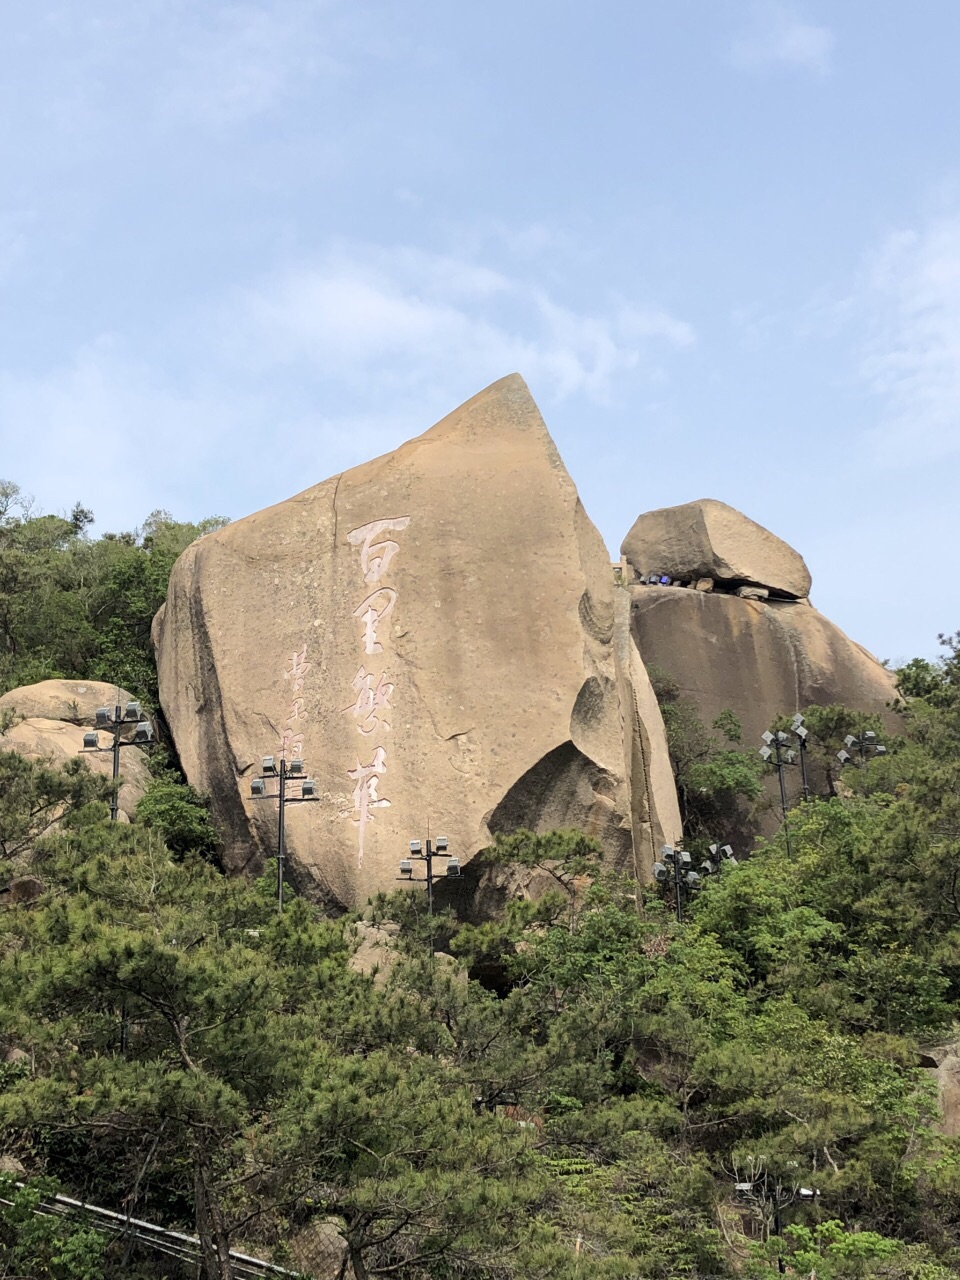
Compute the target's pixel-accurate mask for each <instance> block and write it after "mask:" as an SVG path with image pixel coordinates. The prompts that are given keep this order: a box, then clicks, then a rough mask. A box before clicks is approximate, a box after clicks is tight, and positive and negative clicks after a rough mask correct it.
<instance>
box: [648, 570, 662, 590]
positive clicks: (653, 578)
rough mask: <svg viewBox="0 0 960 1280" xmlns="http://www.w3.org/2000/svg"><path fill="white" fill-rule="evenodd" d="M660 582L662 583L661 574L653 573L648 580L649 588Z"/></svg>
mask: <svg viewBox="0 0 960 1280" xmlns="http://www.w3.org/2000/svg"><path fill="white" fill-rule="evenodd" d="M659 581H660V575H659V573H651V574H650V575H649V577H648V578H647V586H648V587H655V586H656V585H657V583H658V582H659Z"/></svg>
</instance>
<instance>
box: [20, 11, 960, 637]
mask: <svg viewBox="0 0 960 1280" xmlns="http://www.w3.org/2000/svg"><path fill="white" fill-rule="evenodd" d="M3 12H4V22H3V34H2V45H0V175H2V178H0V308H2V310H0V476H3V477H4V478H7V479H11V480H15V481H17V482H18V483H19V484H21V485H22V486H23V488H24V489H26V490H27V491H28V492H31V493H33V494H34V495H35V496H36V498H37V501H38V503H39V505H40V506H42V507H43V508H44V509H47V510H57V509H69V508H70V507H71V506H72V505H73V503H74V502H75V501H76V500H78V499H82V500H83V501H84V502H85V503H86V504H87V505H89V506H92V507H93V509H94V511H95V513H96V516H97V526H96V531H98V532H102V531H104V530H106V529H118V528H120V527H131V526H134V525H136V524H138V523H140V522H141V521H142V520H143V518H144V516H145V515H146V514H147V513H148V512H149V511H150V510H151V509H152V508H156V507H163V508H167V509H169V510H170V511H171V512H173V514H174V515H176V516H177V517H179V518H182V519H187V518H190V519H194V518H200V517H202V516H204V515H209V514H214V513H217V514H224V515H228V516H231V517H238V516H241V515H245V514H247V513H248V512H250V511H253V510H256V509H257V508H259V507H262V506H265V505H267V504H268V503H271V502H275V501H278V500H280V499H282V498H284V497H287V496H289V495H291V494H293V493H295V492H298V491H299V490H300V489H303V488H305V487H306V486H307V485H309V484H313V483H315V482H316V481H319V480H322V479H324V478H326V477H327V476H328V475H331V474H333V473H335V472H337V471H340V470H342V469H343V468H345V467H349V466H352V465H354V464H356V463H359V462H362V461H365V460H366V459H367V458H369V457H372V456H374V455H376V454H378V453H381V452H383V451H384V450H386V449H389V448H392V447H394V446H395V445H397V444H399V443H401V442H402V441H403V440H404V439H407V438H408V437H410V436H411V435H415V434H418V433H419V432H420V431H422V430H424V429H425V428H426V427H428V426H429V425H430V424H431V423H432V422H434V421H435V420H436V419H437V418H439V417H441V416H442V415H443V414H444V413H446V412H447V411H449V410H450V409H451V408H453V407H454V406H455V405H456V404H458V403H460V402H461V401H462V400H464V399H466V398H467V397H468V396H470V395H472V394H473V393H474V392H475V391H477V390H479V389H480V388H481V387H483V386H485V385H486V384H487V383H488V382H491V381H492V380H494V379H495V378H498V377H500V376H502V375H504V374H506V373H509V372H512V371H513V370H518V371H519V372H520V373H522V374H523V375H524V376H525V377H526V379H527V381H528V382H529V384H530V386H531V389H532V390H533V393H534V395H535V396H536V398H537V400H538V402H539V404H540V406H541V409H542V410H543V413H544V416H545V418H546V420H547V423H548V426H549V427H550V429H551V432H552V433H553V435H554V438H555V439H556V441H557V443H558V445H559V447H560V450H561V453H562V454H563V457H564V459H565V461H566V463H567V466H568V468H569V470H570V472H571V474H572V475H573V477H574V480H575V481H576V483H577V485H578V487H579V489H580V493H581V495H582V497H583V500H584V503H585V505H586V508H587V510H588V511H589V513H590V515H591V517H592V518H593V520H594V521H595V523H596V524H597V525H598V526H599V528H600V530H601V532H602V534H603V535H604V537H605V539H606V541H607V544H608V546H609V547H610V549H611V552H612V553H613V554H614V555H615V554H616V553H617V550H618V548H619V543H620V540H621V538H622V537H623V535H624V534H625V533H626V531H627V529H628V528H629V526H630V525H631V523H632V522H633V520H634V518H635V517H636V516H637V515H638V514H639V513H640V512H641V511H645V510H650V509H651V508H654V507H659V506H666V505H670V504H673V503H678V502H684V501H689V500H690V499H693V498H698V497H716V498H721V499H723V500H724V501H726V502H729V503H732V504H733V505H734V506H737V507H739V508H740V509H741V510H743V511H745V512H746V513H747V514H748V515H750V516H752V517H753V518H754V519H756V520H759V521H760V522H761V523H762V524H765V525H767V526H768V527H769V528H771V529H772V530H773V531H774V532H776V533H778V534H779V535H780V536H781V537H783V538H785V539H786V540H787V541H788V542H790V543H791V544H792V545H794V546H795V547H797V549H798V550H800V551H801V552H802V553H803V554H804V556H805V557H806V559H807V562H808V564H809V565H810V568H811V571H812V574H813V583H814V586H813V598H814V601H815V603H816V604H817V605H818V607H819V608H821V609H822V610H823V611H824V612H825V613H827V614H828V615H829V616H830V617H831V618H833V619H834V620H835V621H836V622H837V623H838V624H839V625H840V626H842V627H843V628H844V630H846V631H847V632H848V633H849V634H850V635H852V636H853V637H854V638H855V639H857V640H859V641H860V642H861V643H863V644H865V645H866V646H867V647H868V648H870V649H872V650H873V651H874V652H876V653H878V655H879V656H881V657H888V658H892V659H894V660H897V659H901V658H906V657H909V656H911V655H913V654H915V653H926V654H932V653H933V652H934V651H935V650H936V633H937V632H938V631H940V630H947V629H949V630H953V629H956V628H957V627H960V607H958V605H960V588H958V583H960V576H958V572H957V567H956V556H957V548H958V533H957V510H958V505H960V504H958V497H960V131H958V129H957V127H956V121H957V118H958V115H960V109H958V107H960V104H958V89H957V62H958V49H960V6H958V5H957V4H956V2H955V0H927V2H926V3H925V4H923V5H921V6H912V7H911V8H910V9H908V8H907V7H906V6H904V5H903V4H900V3H893V2H892V0H879V2H878V0H871V3H867V2H866V0H845V2H844V3H843V4H842V5H840V4H832V5H828V4H826V3H825V0H809V3H802V4H801V3H798V4H796V5H794V4H787V3H774V2H772V0H769V2H768V0H757V2H756V3H754V2H753V0H670V3H669V4H665V3H653V2H652V0H649V2H646V0H630V2H628V0H594V2H593V3H591V4H586V3H583V2H582V0H580V2H579V3H572V2H569V0H510V3H506V2H505V0H484V3H482V4H480V3H469V2H463V0H461V3H452V2H451V0H405V2H404V3H402V4H401V3H398V2H397V0H393V2H392V3H380V4H375V3H367V2H366V0H349V2H346V3H341V2H340V0H319V2H318V0H262V2H259V3H258V2H255V0H249V2H247V3H234V2H233V0H219V2H217V3H213V2H211V0H162V2H161V0H137V2H136V3H135V4H131V3H130V0H85V3H84V4H82V5H80V4H76V3H73V2H72V0H61V2H60V3H47V2H45V0H34V2H33V3H32V4H30V5H25V4H9V5H4V6H3Z"/></svg>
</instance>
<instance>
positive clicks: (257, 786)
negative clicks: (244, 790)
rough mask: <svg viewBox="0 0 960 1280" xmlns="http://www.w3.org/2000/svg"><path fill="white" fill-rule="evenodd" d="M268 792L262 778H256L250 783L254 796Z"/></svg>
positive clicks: (251, 792)
mask: <svg viewBox="0 0 960 1280" xmlns="http://www.w3.org/2000/svg"><path fill="white" fill-rule="evenodd" d="M266 793H267V787H266V784H265V782H264V781H263V779H262V778H254V779H253V781H252V782H251V783H250V794H251V795H252V796H253V797H255V798H256V797H258V796H263V795H266Z"/></svg>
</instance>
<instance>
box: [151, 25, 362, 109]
mask: <svg viewBox="0 0 960 1280" xmlns="http://www.w3.org/2000/svg"><path fill="white" fill-rule="evenodd" d="M328 8H329V6H328V5H327V4H324V3H318V2H317V0H274V2H273V3H263V2H262V0H244V2H241V3H237V2H236V0H232V2H229V3H223V4H218V5H215V6H213V7H212V8H211V9H209V10H207V11H206V13H205V15H201V13H200V12H199V11H193V12H191V11H190V10H189V9H188V10H186V11H185V13H184V15H183V21H182V22H181V23H180V24H172V25H171V26H170V28H169V31H170V36H171V43H172V45H173V48H172V50H171V53H172V55H173V56H172V58H171V62H170V64H169V66H168V67H167V68H166V71H167V75H166V77H165V79H166V85H165V92H161V93H160V94H158V97H157V104H158V110H159V111H160V113H161V115H162V116H164V117H167V118H169V119H171V120H173V121H176V122H179V123H184V122H189V121H194V122H200V123H202V124H205V125H207V126H209V127H214V128H217V127H224V126H231V125H235V124H242V123H244V122H245V121H247V120H250V119H252V118H253V117H255V116H258V115H261V114H263V112H265V111H268V110H270V109H271V108H272V107H273V106H274V105H275V104H276V103H277V102H278V101H279V100H280V99H282V98H287V97H289V96H291V95H292V94H293V93H294V92H295V91H296V90H297V89H298V88H299V87H300V86H301V84H302V83H303V82H304V80H306V79H310V78H312V77H313V76H316V75H317V74H319V73H321V72H322V73H324V74H327V75H332V74H339V64H338V62H337V60H336V59H335V58H334V57H332V56H331V54H330V52H329V45H330V39H329V35H328V33H327V31H326V30H325V29H324V22H323V19H324V18H325V17H326V11H327V9H328ZM204 18H205V20H204Z"/></svg>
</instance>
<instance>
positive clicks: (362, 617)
mask: <svg viewBox="0 0 960 1280" xmlns="http://www.w3.org/2000/svg"><path fill="white" fill-rule="evenodd" d="M409 523H410V517H409V516H397V517H393V518H390V519H385V520H371V521H370V522H369V524H365V525H361V526H360V527H359V528H357V529H351V531H350V532H349V533H348V534H347V541H348V542H349V543H350V544H351V546H354V547H358V548H359V551H360V566H359V568H360V576H361V578H362V581H363V584H364V586H365V587H368V588H369V587H372V588H373V590H371V591H368V592H367V594H366V595H365V596H364V598H363V599H362V600H361V601H360V602H359V604H358V605H357V607H356V608H355V609H354V610H353V617H354V618H356V619H357V620H358V621H359V623H360V632H359V635H358V637H357V642H358V649H359V651H360V654H361V655H362V658H361V660H360V665H359V666H358V668H357V674H356V675H355V676H354V677H353V680H352V681H351V689H352V694H351V695H350V696H351V697H352V698H353V701H352V702H350V703H349V705H348V706H345V707H344V708H343V711H342V714H343V715H345V716H351V717H352V718H353V723H354V727H355V728H356V730H357V733H358V734H359V735H360V736H361V738H363V739H365V740H366V742H365V745H364V750H363V752H362V754H358V755H357V757H356V764H355V765H354V767H353V768H351V769H347V771H346V775H347V777H348V778H349V779H350V781H351V782H353V784H354V787H353V807H352V809H346V810H344V811H343V813H342V816H343V817H345V818H349V819H350V821H351V822H352V823H353V825H354V826H355V827H356V829H357V862H358V866H363V854H364V848H365V843H366V835H367V827H368V825H369V824H370V823H371V822H373V820H374V817H375V810H377V809H387V808H389V807H390V801H389V799H388V798H387V797H386V796H382V795H381V794H380V785H381V780H382V779H383V776H384V774H385V773H386V772H387V748H386V745H385V743H384V742H383V741H382V739H383V737H384V735H386V734H388V733H390V732H391V719H390V715H391V710H392V701H391V700H392V698H393V696H394V693H395V692H396V688H397V686H396V684H395V682H394V681H393V680H391V679H390V675H389V672H388V670H387V664H388V662H389V656H390V654H389V647H390V632H389V627H388V626H386V625H384V624H385V623H386V621H387V619H388V618H389V617H390V614H391V613H392V612H393V609H394V606H395V605H396V603H397V591H396V588H395V587H391V586H390V585H389V584H387V583H385V582H384V581H383V579H384V577H385V576H386V574H387V571H388V569H389V568H390V565H391V562H392V561H393V559H394V557H395V556H396V554H397V552H398V551H399V550H400V544H399V542H397V541H396V540H395V539H394V538H391V537H385V536H383V535H385V534H391V533H401V532H402V531H403V530H404V529H406V527H407V525H408V524H409Z"/></svg>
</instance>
